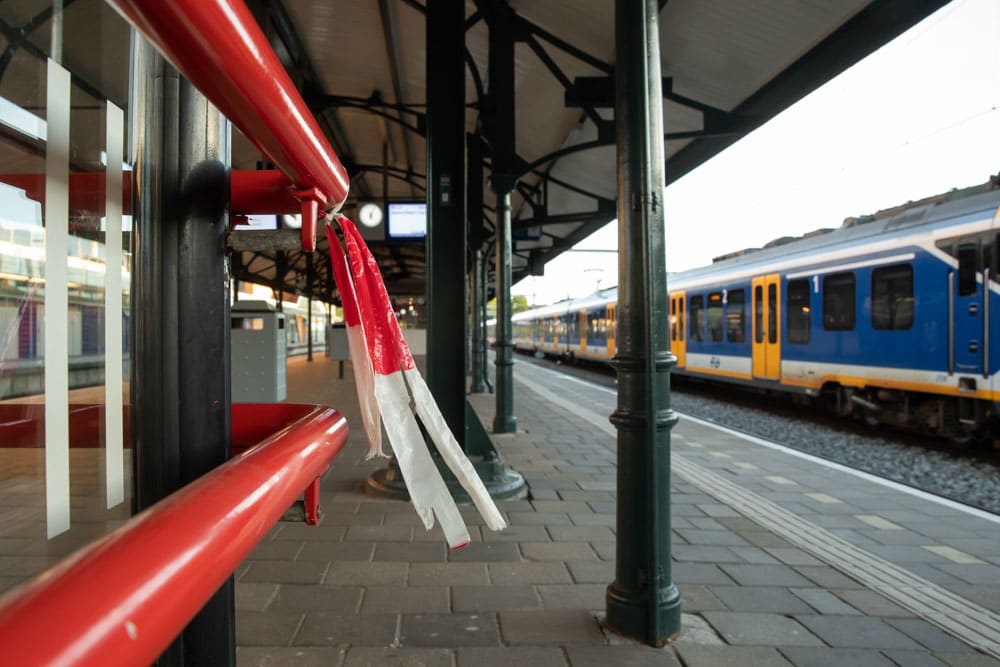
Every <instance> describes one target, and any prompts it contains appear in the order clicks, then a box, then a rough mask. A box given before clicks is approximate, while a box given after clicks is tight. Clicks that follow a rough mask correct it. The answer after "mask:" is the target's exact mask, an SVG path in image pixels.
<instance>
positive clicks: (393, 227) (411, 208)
mask: <svg viewBox="0 0 1000 667" xmlns="http://www.w3.org/2000/svg"><path fill="white" fill-rule="evenodd" d="M386 210H387V213H388V215H387V217H388V228H389V229H388V231H389V238H391V239H422V238H424V237H425V236H427V202H422V201H421V202H398V201H396V202H389V203H388V205H387V206H386Z"/></svg>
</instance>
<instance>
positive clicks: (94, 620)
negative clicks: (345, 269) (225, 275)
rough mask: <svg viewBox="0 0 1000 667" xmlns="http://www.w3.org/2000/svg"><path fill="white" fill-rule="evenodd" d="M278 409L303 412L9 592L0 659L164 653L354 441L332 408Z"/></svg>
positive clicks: (133, 660) (129, 658) (35, 661)
mask: <svg viewBox="0 0 1000 667" xmlns="http://www.w3.org/2000/svg"><path fill="white" fill-rule="evenodd" d="M296 408H298V409H297V410H296ZM271 414H273V415H278V414H283V415H284V416H286V417H290V418H293V419H294V421H293V422H292V423H291V424H289V425H287V426H285V428H283V429H281V430H280V431H278V432H277V433H274V435H271V436H270V437H269V438H267V439H266V440H264V441H263V442H261V444H260V445H258V446H257V447H255V448H253V449H251V450H249V451H247V452H246V453H245V454H243V455H242V456H239V457H237V458H234V459H230V460H229V461H228V462H226V463H225V464H223V465H222V466H220V467H218V468H216V469H215V470H213V471H212V472H210V473H208V474H206V475H205V476H203V477H201V478H199V479H198V480H196V481H195V482H192V483H191V484H189V485H187V486H185V487H184V488H182V489H180V490H179V491H177V492H176V493H174V494H172V495H171V496H169V497H168V498H165V499H164V500H162V501H160V502H159V503H157V504H156V505H154V506H153V507H151V508H149V509H148V510H146V511H145V512H142V513H141V514H138V515H137V516H135V517H133V518H132V519H131V520H130V521H128V523H126V524H125V525H124V526H122V527H121V528H119V529H118V530H116V531H114V532H112V533H109V534H108V535H106V536H104V537H103V538H101V539H99V540H97V541H96V542H94V543H92V544H91V545H90V546H88V547H87V548H85V549H83V550H81V551H79V552H77V553H76V554H74V555H73V556H71V557H70V558H68V559H66V560H65V561H63V562H62V563H60V564H58V565H56V566H55V567H53V568H52V569H50V570H49V571H47V572H44V573H43V574H41V575H39V576H38V577H36V578H35V579H33V580H32V581H30V582H28V583H27V584H25V585H23V586H20V587H18V588H15V589H14V590H12V591H9V592H8V593H7V594H5V595H4V596H3V597H2V598H0V656H2V658H0V660H2V662H3V663H4V664H10V665H56V664H58V665H95V666H97V665H100V666H102V667H104V666H107V665H145V664H150V663H151V662H152V661H153V660H155V659H156V657H157V656H158V655H160V653H162V652H163V650H164V649H165V648H166V647H167V646H168V645H169V643H170V642H171V641H172V640H173V639H174V637H176V636H177V634H178V633H179V632H180V631H181V630H183V629H184V626H185V625H186V624H187V623H188V621H190V619H191V618H192V617H193V616H194V615H195V613H197V611H198V610H199V609H200V608H201V607H202V606H203V605H204V604H205V602H206V601H207V600H208V598H209V597H210V596H211V595H212V594H213V593H214V592H215V591H216V590H218V588H219V586H220V585H222V582H223V581H225V579H226V577H228V576H229V575H230V573H232V571H233V570H234V569H235V568H236V567H237V566H238V565H239V563H240V562H241V561H242V560H243V559H244V558H245V557H246V555H247V554H248V553H249V552H250V550H251V549H252V548H253V547H254V545H256V544H257V542H259V541H260V539H261V538H263V537H264V535H265V534H266V533H267V531H268V530H269V529H270V527H271V526H272V525H273V524H274V523H275V522H276V521H277V520H278V519H279V518H280V517H281V515H282V513H283V512H284V511H285V510H286V509H287V508H288V507H289V506H290V505H291V504H292V503H293V502H294V501H295V499H296V498H297V497H298V494H299V493H301V492H302V490H303V489H305V488H306V487H308V486H310V484H311V483H312V481H313V480H314V479H315V478H317V477H319V475H321V474H322V473H323V472H324V471H325V470H326V469H327V467H328V466H329V464H330V460H331V459H332V458H333V457H334V456H335V455H336V454H337V453H338V452H339V451H340V449H341V448H342V447H343V446H344V443H345V442H346V441H347V435H348V429H347V422H346V421H345V419H344V418H343V416H341V414H340V413H339V412H337V411H336V410H334V409H332V408H327V407H323V406H310V405H298V406H296V405H292V406H284V408H283V412H273V411H272V412H271ZM286 423H287V422H286ZM243 430H244V431H245V432H252V431H253V428H250V429H249V430H248V429H243Z"/></svg>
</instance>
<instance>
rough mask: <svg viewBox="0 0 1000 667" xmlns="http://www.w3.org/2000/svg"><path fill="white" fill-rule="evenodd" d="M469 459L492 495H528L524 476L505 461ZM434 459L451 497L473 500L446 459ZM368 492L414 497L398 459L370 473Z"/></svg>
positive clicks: (506, 496) (398, 498)
mask: <svg viewBox="0 0 1000 667" xmlns="http://www.w3.org/2000/svg"><path fill="white" fill-rule="evenodd" d="M469 460H470V461H471V462H472V467H473V468H475V469H476V472H477V473H478V474H479V477H480V479H482V480H483V484H484V485H485V486H486V490H487V491H488V492H489V494H490V497H491V498H494V499H496V500H511V499H514V498H521V497H523V496H526V495H527V493H528V487H527V486H526V485H525V483H524V477H522V476H521V474H520V473H519V472H517V471H516V470H511V469H510V468H508V467H507V466H506V465H504V464H503V462H502V461H489V460H483V459H482V458H479V457H470V458H469ZM434 462H435V463H436V464H437V466H438V469H439V470H440V471H441V476H442V477H444V481H445V484H446V485H447V486H448V490H449V491H450V492H451V496H452V498H454V499H455V502H457V503H468V502H472V500H471V498H469V494H468V493H466V491H465V489H464V488H462V485H461V484H459V482H458V479H456V478H455V476H454V475H453V474H452V473H451V470H449V469H448V466H447V465H446V464H445V462H444V460H443V459H442V458H441V457H440V456H438V455H435V456H434ZM365 491H366V492H367V493H371V494H374V495H378V496H382V497H383V498H392V499H393V500H409V499H410V492H409V491H407V489H406V482H405V481H404V480H403V475H402V473H400V471H399V467H398V466H397V465H396V462H395V460H394V461H392V462H391V463H390V464H389V467H387V468H381V469H379V470H376V471H375V472H373V473H372V474H371V475H369V476H368V481H367V483H366V485H365Z"/></svg>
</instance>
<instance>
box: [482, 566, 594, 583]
mask: <svg viewBox="0 0 1000 667" xmlns="http://www.w3.org/2000/svg"><path fill="white" fill-rule="evenodd" d="M575 564H576V563H571V564H570V565H575ZM593 564H594V565H597V564H598V563H596V562H594V563H593ZM487 567H488V568H489V575H490V581H491V582H492V583H493V584H495V585H500V586H511V585H518V584H563V583H569V582H570V581H571V577H570V572H568V571H567V564H566V563H564V562H562V561H548V562H501V563H489V564H488V566H487Z"/></svg>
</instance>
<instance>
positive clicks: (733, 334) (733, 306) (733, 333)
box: [726, 289, 747, 343]
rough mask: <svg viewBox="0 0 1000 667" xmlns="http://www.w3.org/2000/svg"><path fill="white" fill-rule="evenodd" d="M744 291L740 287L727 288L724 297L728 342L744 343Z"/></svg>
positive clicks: (745, 331)
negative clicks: (727, 291) (725, 296)
mask: <svg viewBox="0 0 1000 667" xmlns="http://www.w3.org/2000/svg"><path fill="white" fill-rule="evenodd" d="M745 304H746V293H745V292H744V291H743V290H741V289H734V290H729V298H727V299H726V340H728V341H729V342H730V343H745V342H746V339H747V326H746V309H745V308H744V305H745Z"/></svg>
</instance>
